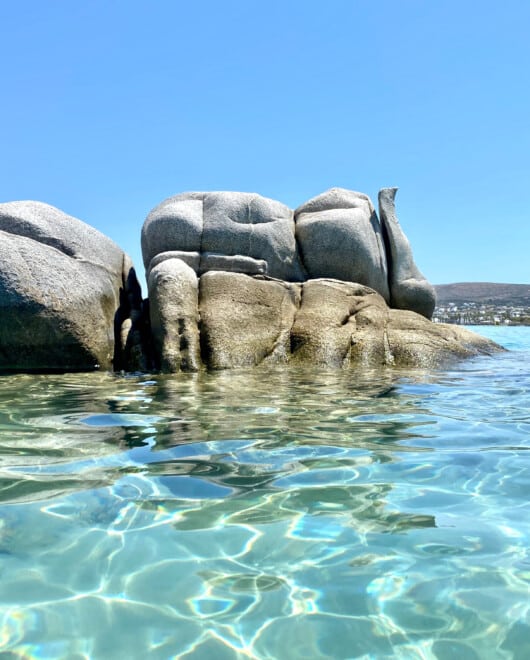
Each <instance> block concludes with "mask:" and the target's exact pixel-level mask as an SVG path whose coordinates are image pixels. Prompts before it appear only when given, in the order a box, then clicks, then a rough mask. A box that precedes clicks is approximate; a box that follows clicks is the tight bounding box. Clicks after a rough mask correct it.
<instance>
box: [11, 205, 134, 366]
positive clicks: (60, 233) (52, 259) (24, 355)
mask: <svg viewBox="0 0 530 660" xmlns="http://www.w3.org/2000/svg"><path fill="white" fill-rule="evenodd" d="M141 306H142V299H141V291H140V286H139V284H138V281H137V279H136V274H135V272H134V268H133V266H132V263H131V261H130V259H129V257H128V256H127V255H126V254H125V253H124V252H123V251H122V250H121V249H120V248H119V247H118V246H117V245H116V244H115V243H113V242H112V241H111V240H110V239H109V238H107V237H106V236H104V235H103V234H101V233H100V232H98V231H97V230H95V229H94V228H92V227H90V226H88V225H86V224H85V223H84V222H81V221H80V220H77V219H76V218H73V217H71V216H69V215H67V214H66V213H63V212H62V211H60V210H59V209H56V208H54V207H53V206H49V205H48V204H43V203H41V202H29V201H27V202H8V203H4V204H0V314H1V318H2V323H1V324H0V370H1V371H34V370H43V371H50V370H90V369H96V368H102V369H110V368H112V367H114V368H118V369H121V368H125V367H126V368H129V369H130V368H133V369H134V368H141V367H142V364H143V351H142V349H141V346H140V343H141V339H140V332H141V327H140V324H141Z"/></svg>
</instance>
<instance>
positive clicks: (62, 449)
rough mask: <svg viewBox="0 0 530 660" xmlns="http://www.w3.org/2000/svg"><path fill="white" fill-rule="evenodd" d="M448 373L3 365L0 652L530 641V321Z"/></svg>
mask: <svg viewBox="0 0 530 660" xmlns="http://www.w3.org/2000/svg"><path fill="white" fill-rule="evenodd" d="M480 331H481V332H486V333H490V336H492V338H493V339H496V340H497V341H499V342H500V343H503V344H504V345H506V346H508V347H509V348H512V349H514V350H513V352H511V353H506V354H503V355H501V356H498V357H495V358H488V359H479V360H474V361H471V362H468V363H465V364H461V365H459V366H458V368H455V369H453V370H446V371H440V372H437V373H426V372H421V371H401V372H396V371H391V370H382V371H369V372H367V371H360V370H352V371H324V372H322V371H316V370H298V371H292V370H291V371H286V370H276V371H274V370H273V371H260V370H255V371H236V372H223V373H215V374H201V375H193V374H191V375H189V374H188V375H180V376H173V377H168V376H149V377H147V376H134V377H118V376H112V375H108V374H92V375H86V374H83V375H64V376H41V375H39V376H7V377H2V378H1V379H0V559H1V562H0V655H1V657H2V658H4V657H5V658H54V659H56V658H68V659H71V658H91V659H99V658H101V659H107V658H120V659H122V658H146V657H149V658H170V657H179V658H188V657H189V658H208V659H211V658H216V659H218V658H288V659H295V658H333V659H335V658H354V657H359V658H373V657H377V658H385V657H388V658H407V659H408V658H439V659H445V658H454V657H460V658H521V659H523V658H528V657H530V598H529V595H530V550H529V542H530V538H529V537H530V505H529V503H528V492H529V490H528V486H529V483H530V467H529V464H528V459H527V457H528V454H527V453H526V452H527V451H528V450H529V448H530V413H529V410H530V362H529V357H530V329H529V328H521V329H519V328H491V329H487V328H486V329H485V328H481V329H480Z"/></svg>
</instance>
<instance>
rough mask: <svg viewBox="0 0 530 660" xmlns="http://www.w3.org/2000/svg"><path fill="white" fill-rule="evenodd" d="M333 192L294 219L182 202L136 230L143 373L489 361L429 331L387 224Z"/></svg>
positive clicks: (426, 303)
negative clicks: (148, 341)
mask: <svg viewBox="0 0 530 660" xmlns="http://www.w3.org/2000/svg"><path fill="white" fill-rule="evenodd" d="M395 192H396V189H395V188H387V189H383V190H382V191H381V193H380V196H379V204H380V216H381V221H380V220H379V218H378V216H377V213H376V211H375V209H374V206H373V204H372V202H371V201H370V199H369V198H368V197H367V196H366V195H363V194H362V193H357V192H353V191H350V190H344V189H341V188H333V189H331V190H328V191H327V192H324V193H323V194H321V195H318V196H317V197H315V198H313V199H311V200H309V201H308V202H306V203H305V204H303V205H302V206H300V207H299V208H298V209H296V211H294V212H293V211H291V210H290V209H288V208H287V207H286V206H284V205H283V204H280V203H279V202H276V201H274V200H270V199H266V198H264V197H261V196H259V195H257V194H250V193H233V192H215V193H185V194H182V195H177V196H175V197H171V198H169V199H168V200H166V201H164V202H162V203H161V204H160V205H159V206H157V207H156V208H155V209H154V210H153V211H151V213H150V214H149V215H148V217H147V219H146V221H145V224H144V227H143V230H142V252H143V258H144V264H145V267H146V271H147V276H148V287H149V299H150V310H151V326H152V333H153V339H154V355H155V364H156V366H157V367H158V368H161V369H162V370H164V371H169V372H173V371H179V370H197V369H199V368H201V366H203V365H204V366H206V367H208V368H210V369H227V368H233V367H245V366H256V365H258V364H277V363H291V364H316V365H326V366H337V367H343V366H347V365H349V364H353V363H356V364H359V363H360V364H364V365H367V366H378V365H395V366H436V365H439V364H442V363H443V362H445V361H447V360H448V359H451V358H455V357H467V356H471V355H476V354H478V353H488V352H493V351H494V350H495V349H496V347H495V345H494V344H493V343H492V342H489V341H488V340H485V339H483V338H481V337H479V336H477V335H475V334H474V333H471V332H469V331H467V330H464V329H462V328H456V327H454V326H443V325H439V324H434V323H432V322H431V321H430V320H429V319H430V317H431V315H432V312H433V310H434V305H435V296H434V289H433V287H432V286H431V285H430V284H429V283H428V282H427V280H426V279H425V278H424V277H423V275H422V274H421V273H420V271H419V270H418V268H417V267H416V265H415V263H414V259H413V256H412V251H411V248H410V245H409V242H408V240H407V238H406V237H405V235H404V233H403V231H402V229H401V227H400V225H399V223H398V221H397V218H396V215H395V210H394V197H395Z"/></svg>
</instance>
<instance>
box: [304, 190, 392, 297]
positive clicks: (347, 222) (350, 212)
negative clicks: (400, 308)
mask: <svg viewBox="0 0 530 660" xmlns="http://www.w3.org/2000/svg"><path fill="white" fill-rule="evenodd" d="M295 222H296V239H297V241H298V245H299V248H300V254H301V257H302V261H303V263H304V266H305V268H306V271H307V273H308V278H310V279H315V278H320V277H328V278H333V279H337V280H343V281H345V282H356V283H358V284H364V285H366V286H369V287H371V288H372V289H375V290H376V291H377V292H378V293H380V294H381V295H382V296H383V298H384V299H385V300H389V291H388V271H387V258H386V253H385V246H384V242H383V237H382V233H381V227H380V225H379V220H378V218H377V214H376V212H375V209H374V207H373V204H372V202H371V201H370V198H369V197H367V196H366V195H363V194H362V193H358V192H354V191H352V190H345V189H344V188H331V190H327V191H326V192H324V193H322V194H321V195H318V196H317V197H314V198H313V199H310V200H309V201H308V202H306V203H305V204H302V206H299V207H298V208H297V209H296V211H295Z"/></svg>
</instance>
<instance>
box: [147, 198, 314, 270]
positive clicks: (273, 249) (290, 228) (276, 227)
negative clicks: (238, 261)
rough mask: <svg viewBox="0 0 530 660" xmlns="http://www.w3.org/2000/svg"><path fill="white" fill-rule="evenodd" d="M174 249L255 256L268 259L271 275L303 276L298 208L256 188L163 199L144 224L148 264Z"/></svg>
mask: <svg viewBox="0 0 530 660" xmlns="http://www.w3.org/2000/svg"><path fill="white" fill-rule="evenodd" d="M169 251H181V252H193V253H199V254H200V255H202V254H204V253H211V254H212V255H220V256H223V255H224V256H228V257H230V256H231V257H235V256H241V257H251V258H252V259H255V260H263V261H265V262H266V264H267V272H268V274H269V275H270V276H271V277H275V278H278V279H282V280H288V281H297V280H301V279H304V272H303V268H302V265H301V263H300V260H299V257H298V250H297V245H296V240H295V236H294V219H293V212H292V211H291V209H289V208H288V207H287V206H285V205H284V204H281V203H280V202H277V201H275V200H273V199H268V198H266V197H262V196H261V195H257V194H255V193H240V192H201V193H199V192H191V193H183V194H181V195H176V196H174V197H170V198H169V199H167V200H165V201H164V202H162V203H161V204H160V205H159V206H157V207H156V208H155V209H153V210H152V211H151V213H149V215H148V216H147V219H146V221H145V223H144V226H143V228H142V254H143V259H144V265H145V267H146V269H148V270H149V269H150V263H151V260H152V259H153V258H154V257H156V256H157V255H158V254H160V253H163V252H169ZM227 263H228V262H227ZM221 265H222V264H221ZM218 267H219V264H218Z"/></svg>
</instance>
